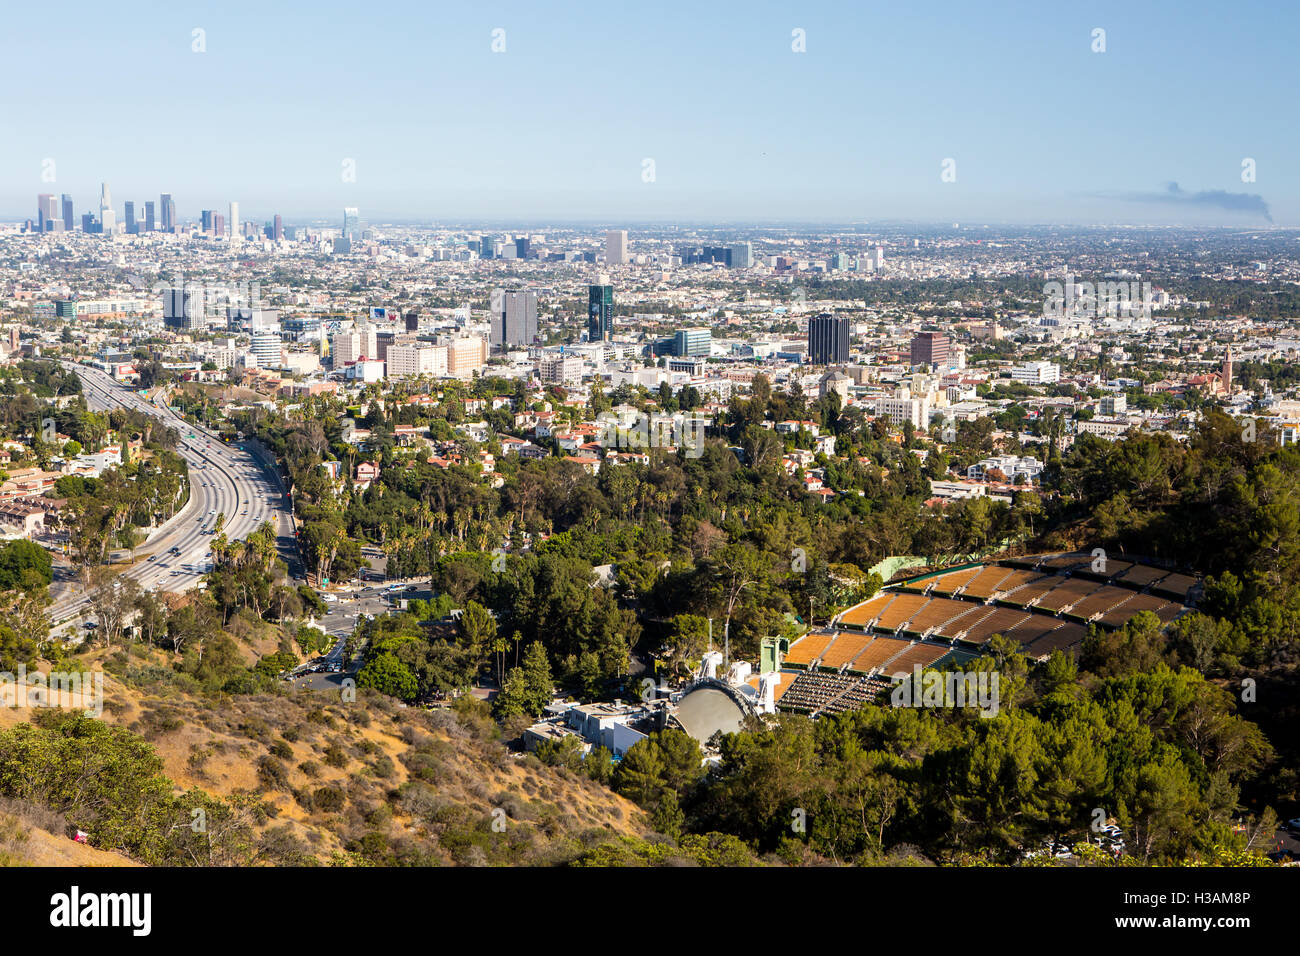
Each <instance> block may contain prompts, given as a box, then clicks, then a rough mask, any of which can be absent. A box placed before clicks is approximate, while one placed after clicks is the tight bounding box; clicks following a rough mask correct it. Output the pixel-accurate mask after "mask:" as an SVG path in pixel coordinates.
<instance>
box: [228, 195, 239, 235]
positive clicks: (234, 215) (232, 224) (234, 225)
mask: <svg viewBox="0 0 1300 956" xmlns="http://www.w3.org/2000/svg"><path fill="white" fill-rule="evenodd" d="M226 227H227V228H228V229H229V230H230V238H231V239H238V238H239V203H237V202H232V203H231V204H230V221H229V222H227V223H226Z"/></svg>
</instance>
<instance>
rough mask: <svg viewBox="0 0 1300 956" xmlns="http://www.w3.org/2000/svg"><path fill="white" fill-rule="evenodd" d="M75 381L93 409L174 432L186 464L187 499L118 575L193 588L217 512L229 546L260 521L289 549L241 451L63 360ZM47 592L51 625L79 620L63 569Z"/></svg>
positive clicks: (279, 518)
mask: <svg viewBox="0 0 1300 956" xmlns="http://www.w3.org/2000/svg"><path fill="white" fill-rule="evenodd" d="M63 364H64V367H65V368H66V369H68V370H70V371H75V372H76V373H77V375H78V376H79V377H80V379H81V384H82V391H83V393H84V395H85V396H86V403H87V404H88V405H89V406H90V407H91V408H92V409H95V410H97V411H100V410H104V409H111V408H115V407H123V408H131V409H135V410H137V411H142V412H147V413H149V414H152V415H154V416H155V417H157V418H159V419H160V420H162V422H163V423H164V424H166V425H168V426H170V427H171V428H174V429H176V431H177V432H178V433H179V434H180V441H179V443H178V444H177V448H176V450H177V452H178V453H179V454H180V455H181V456H182V457H184V458H185V460H186V462H187V463H188V466H189V477H190V500H189V502H188V503H187V504H186V506H185V508H184V509H182V510H181V511H180V513H178V514H177V515H176V516H175V517H174V518H173V519H172V520H171V521H169V522H168V523H167V525H166V526H165V527H164V528H163V529H161V530H160V531H157V532H155V533H154V535H153V536H152V537H151V538H150V539H149V541H148V542H147V543H146V544H145V545H144V546H142V547H139V548H137V549H136V552H135V553H136V560H135V562H134V563H132V564H131V566H130V567H128V568H125V569H124V570H123V572H122V573H123V574H125V575H127V576H129V577H132V578H135V579H136V580H137V581H138V582H140V585H141V586H142V587H145V588H149V589H152V590H155V591H184V590H187V589H189V588H192V587H194V586H195V585H196V584H197V583H198V582H199V580H200V578H201V577H202V575H203V573H204V571H205V570H206V569H207V568H208V567H209V544H210V542H211V540H212V538H211V532H212V531H213V529H214V528H215V526H216V521H217V515H218V514H222V515H224V516H225V523H224V526H223V528H222V530H223V531H224V532H225V534H226V536H227V537H228V538H229V539H230V540H232V541H239V540H242V539H243V538H245V537H246V536H247V535H248V534H249V533H250V532H251V531H253V530H255V529H256V528H258V527H259V526H261V524H262V523H263V522H266V521H270V522H272V523H273V524H274V525H275V528H276V536H277V539H278V540H279V542H280V544H281V546H282V549H284V548H285V547H286V545H287V546H288V547H289V548H291V547H292V544H291V543H292V540H293V539H292V534H293V532H292V527H291V523H290V519H289V514H288V511H287V509H286V507H285V506H286V505H287V504H288V502H287V500H286V499H282V498H281V496H280V492H279V490H278V486H277V485H276V483H275V479H274V477H273V476H272V475H270V474H268V473H267V472H266V471H265V470H264V469H263V468H262V466H261V465H260V464H259V463H258V461H257V460H256V459H255V458H254V457H253V456H252V455H251V454H249V453H248V452H246V451H244V450H243V449H241V448H239V447H236V446H232V445H226V444H224V443H223V442H222V441H221V440H220V439H219V438H218V437H217V436H216V435H215V434H213V433H211V432H209V431H208V430H206V429H204V428H201V427H199V426H195V425H191V424H189V423H188V422H186V421H184V420H183V419H182V418H181V417H180V416H179V415H177V414H176V413H175V412H173V411H172V410H171V409H170V408H168V407H167V406H166V404H165V399H164V398H163V397H162V396H157V397H156V404H152V405H151V404H150V403H148V402H146V401H145V400H144V399H143V398H142V397H141V396H139V395H138V394H136V393H135V392H132V391H130V390H129V389H126V388H123V387H122V386H121V385H119V384H118V383H117V382H115V381H113V379H112V378H111V377H110V376H108V375H107V374H106V373H104V372H101V371H99V370H98V369H93V368H89V367H87V366H82V365H75V364H73V363H70V362H65V363H63ZM62 570H63V574H61V575H60V577H61V578H62V581H61V582H59V581H56V583H55V585H54V587H53V588H52V589H51V591H52V593H53V595H54V598H55V600H54V603H53V604H52V605H51V607H50V609H49V614H50V619H51V621H52V622H53V623H55V624H56V625H57V624H59V623H62V622H68V621H71V622H74V624H75V623H76V622H79V621H80V620H81V619H82V618H83V617H84V616H85V612H86V605H87V599H86V597H85V594H84V593H83V592H82V589H81V587H80V586H79V584H78V583H77V582H76V581H75V580H74V579H73V578H72V576H71V574H70V572H68V571H67V569H66V568H64V569H62Z"/></svg>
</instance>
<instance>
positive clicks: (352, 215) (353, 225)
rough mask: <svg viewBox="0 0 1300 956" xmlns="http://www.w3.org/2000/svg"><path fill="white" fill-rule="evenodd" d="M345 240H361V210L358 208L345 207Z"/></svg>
mask: <svg viewBox="0 0 1300 956" xmlns="http://www.w3.org/2000/svg"><path fill="white" fill-rule="evenodd" d="M343 238H344V239H360V238H361V210H360V209H358V208H357V207H356V206H344V207H343Z"/></svg>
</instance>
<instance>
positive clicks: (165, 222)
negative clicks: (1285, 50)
mask: <svg viewBox="0 0 1300 956" xmlns="http://www.w3.org/2000/svg"><path fill="white" fill-rule="evenodd" d="M158 215H159V216H160V217H162V231H163V232H171V231H173V230H174V229H175V228H176V203H174V202H173V201H172V195H171V193H163V194H162V195H161V196H160V197H159V198H158Z"/></svg>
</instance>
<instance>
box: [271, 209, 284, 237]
mask: <svg viewBox="0 0 1300 956" xmlns="http://www.w3.org/2000/svg"><path fill="white" fill-rule="evenodd" d="M271 238H272V239H275V240H280V239H283V238H284V223H283V222H281V221H280V217H279V215H276V217H275V231H274V233H273V234H272V236H271Z"/></svg>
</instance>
